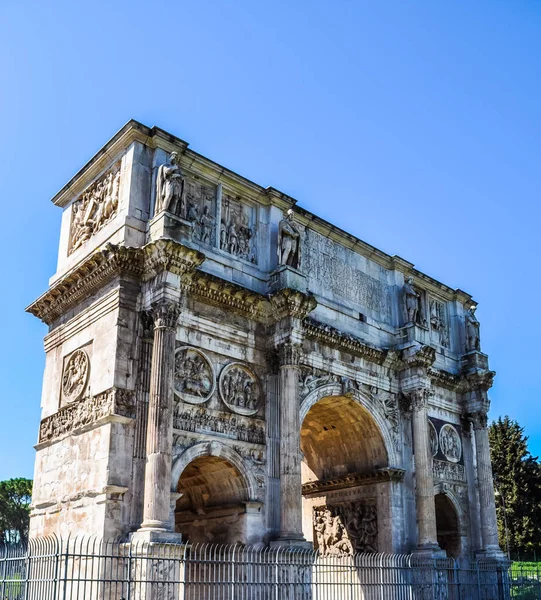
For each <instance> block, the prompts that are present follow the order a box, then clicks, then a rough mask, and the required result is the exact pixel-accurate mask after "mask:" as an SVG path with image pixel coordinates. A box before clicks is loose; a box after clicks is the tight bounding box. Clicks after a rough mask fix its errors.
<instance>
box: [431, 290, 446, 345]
mask: <svg viewBox="0 0 541 600" xmlns="http://www.w3.org/2000/svg"><path fill="white" fill-rule="evenodd" d="M430 327H431V329H432V333H433V334H434V335H435V336H436V341H437V343H438V344H440V346H445V347H446V348H448V347H449V327H448V325H447V314H446V310H445V304H444V303H443V302H440V301H439V300H435V299H434V298H431V299H430Z"/></svg>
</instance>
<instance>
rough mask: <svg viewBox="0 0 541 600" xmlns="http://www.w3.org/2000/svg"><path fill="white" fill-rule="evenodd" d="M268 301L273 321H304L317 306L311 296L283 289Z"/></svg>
mask: <svg viewBox="0 0 541 600" xmlns="http://www.w3.org/2000/svg"><path fill="white" fill-rule="evenodd" d="M269 301H270V303H271V307H272V316H273V318H274V320H275V321H279V320H280V319H284V318H285V317H293V318H296V319H304V318H305V317H306V316H307V315H308V314H309V313H310V312H312V311H313V310H314V308H315V307H316V306H317V301H316V299H315V298H314V297H313V296H310V295H308V294H303V293H302V292H299V291H298V290H293V289H291V288H284V289H282V290H279V291H278V292H276V293H275V294H272V295H271V296H270V297H269Z"/></svg>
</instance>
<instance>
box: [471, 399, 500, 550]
mask: <svg viewBox="0 0 541 600" xmlns="http://www.w3.org/2000/svg"><path fill="white" fill-rule="evenodd" d="M469 417H470V419H471V421H472V423H473V431H474V436H475V454H476V459H477V488H478V491H479V506H480V513H481V514H480V518H481V540H482V552H483V553H484V554H495V555H500V554H501V553H502V552H501V549H500V547H499V544H498V522H497V520H496V504H495V498H494V481H493V478H492V463H491V460H490V445H489V441H488V427H487V413H486V411H484V410H480V411H477V412H474V413H470V415H469Z"/></svg>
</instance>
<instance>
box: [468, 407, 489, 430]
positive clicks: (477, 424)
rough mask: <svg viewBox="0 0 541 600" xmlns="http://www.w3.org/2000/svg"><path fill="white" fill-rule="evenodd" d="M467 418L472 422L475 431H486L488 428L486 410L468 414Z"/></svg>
mask: <svg viewBox="0 0 541 600" xmlns="http://www.w3.org/2000/svg"><path fill="white" fill-rule="evenodd" d="M466 417H467V419H468V420H469V421H471V423H472V425H473V428H474V429H475V430H478V429H486V428H487V426H488V414H487V411H486V410H484V409H482V410H477V411H475V412H471V413H468V414H467V415H466Z"/></svg>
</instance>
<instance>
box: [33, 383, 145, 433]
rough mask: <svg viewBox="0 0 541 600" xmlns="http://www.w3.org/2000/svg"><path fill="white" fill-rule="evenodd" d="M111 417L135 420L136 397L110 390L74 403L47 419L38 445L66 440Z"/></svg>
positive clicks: (133, 394) (128, 391) (41, 425)
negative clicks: (61, 439) (68, 435)
mask: <svg viewBox="0 0 541 600" xmlns="http://www.w3.org/2000/svg"><path fill="white" fill-rule="evenodd" d="M110 415H120V416H124V417H129V418H132V419H133V418H135V393H134V392H133V391H132V390H125V389H121V388H110V389H108V390H106V391H105V392H102V393H100V394H96V395H95V396H90V397H86V398H80V399H79V400H75V401H74V402H72V403H71V404H68V405H67V406H65V407H63V408H61V409H60V410H59V411H58V412H56V413H54V414H53V415H51V416H49V417H46V418H45V419H43V421H42V422H41V424H40V428H39V443H42V442H49V441H51V440H54V439H57V438H60V437H64V436H65V435H67V434H70V433H73V432H75V431H77V430H78V429H81V428H83V427H86V426H88V425H91V424H92V423H95V422H97V421H99V420H101V419H103V418H105V417H108V416H110Z"/></svg>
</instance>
